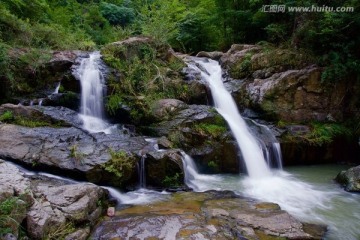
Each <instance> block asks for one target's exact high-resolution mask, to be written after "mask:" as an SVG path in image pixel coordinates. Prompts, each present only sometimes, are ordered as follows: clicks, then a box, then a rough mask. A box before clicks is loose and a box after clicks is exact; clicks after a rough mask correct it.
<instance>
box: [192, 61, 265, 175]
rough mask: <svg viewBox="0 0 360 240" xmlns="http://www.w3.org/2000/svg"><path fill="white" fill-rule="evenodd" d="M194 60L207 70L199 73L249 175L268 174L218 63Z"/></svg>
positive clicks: (258, 148) (260, 153)
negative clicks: (207, 86)
mask: <svg viewBox="0 0 360 240" xmlns="http://www.w3.org/2000/svg"><path fill="white" fill-rule="evenodd" d="M195 62H196V63H197V64H200V65H201V66H202V67H203V68H204V69H205V70H206V71H207V72H205V71H201V75H202V77H203V78H204V79H205V80H206V81H207V82H208V83H209V86H210V89H211V93H212V96H213V100H214V103H215V107H216V110H217V111H218V112H219V113H220V114H221V115H222V116H223V117H224V119H225V120H226V121H227V123H228V124H229V126H230V128H231V131H232V132H233V134H234V137H235V139H236V141H237V143H238V145H239V148H240V150H241V153H242V156H243V159H244V162H245V165H246V169H247V171H248V174H249V176H250V177H252V178H261V177H265V176H270V175H271V172H270V169H269V167H268V166H267V164H266V161H265V158H264V156H263V153H262V149H261V147H260V146H259V145H258V143H257V141H256V139H255V138H254V137H253V136H252V134H251V133H250V131H249V129H248V127H247V125H246V123H245V121H244V119H243V118H242V117H241V115H240V113H239V111H238V109H237V106H236V103H235V101H234V99H233V98H232V96H231V94H230V93H229V92H228V91H227V90H226V88H225V86H224V84H223V81H222V70H221V67H220V65H219V63H218V62H216V61H214V60H210V59H196V60H195Z"/></svg>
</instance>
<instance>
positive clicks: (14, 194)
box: [0, 160, 107, 239]
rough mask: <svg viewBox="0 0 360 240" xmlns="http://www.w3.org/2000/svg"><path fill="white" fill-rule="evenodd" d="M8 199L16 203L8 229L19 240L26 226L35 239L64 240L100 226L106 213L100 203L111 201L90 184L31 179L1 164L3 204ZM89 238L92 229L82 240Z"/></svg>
mask: <svg viewBox="0 0 360 240" xmlns="http://www.w3.org/2000/svg"><path fill="white" fill-rule="evenodd" d="M6 199H16V202H15V204H14V206H13V211H12V212H11V213H10V214H9V215H8V216H7V217H5V220H7V221H5V225H4V226H5V227H8V228H10V230H11V232H12V233H13V234H14V235H15V236H17V235H18V231H19V228H20V225H21V224H22V223H26V224H24V225H23V226H25V230H26V233H27V235H28V236H29V237H30V238H31V239H44V238H46V237H50V236H51V238H59V239H60V238H63V237H66V236H67V235H69V234H70V235H71V234H72V235H74V234H79V233H77V232H78V231H80V230H78V231H76V228H81V226H91V225H93V224H95V223H96V221H97V220H98V218H99V217H100V216H101V215H102V212H103V209H102V206H101V204H100V205H99V204H98V203H99V202H101V201H105V200H106V199H107V191H106V190H104V189H102V188H100V187H98V186H96V185H94V184H90V183H77V184H71V183H70V182H67V181H63V180H58V179H51V178H48V177H45V176H29V175H26V173H24V172H22V171H21V170H20V169H18V168H17V167H16V166H15V165H12V164H10V163H8V162H6V161H4V160H0V201H1V202H3V201H4V200H6ZM4 226H3V227H4ZM88 234H89V229H88V230H87V232H86V234H85V233H84V232H83V233H82V235H83V236H85V237H83V238H82V239H86V237H87V235H88ZM69 239H71V238H69ZM80 239H81V238H80Z"/></svg>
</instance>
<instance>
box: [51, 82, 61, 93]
mask: <svg viewBox="0 0 360 240" xmlns="http://www.w3.org/2000/svg"><path fill="white" fill-rule="evenodd" d="M60 86H61V82H59V83H58V84H57V85H56V88H55V90H54V92H53V93H52V94H58V93H59V89H60Z"/></svg>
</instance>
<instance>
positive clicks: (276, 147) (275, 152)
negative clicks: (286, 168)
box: [271, 142, 283, 169]
mask: <svg viewBox="0 0 360 240" xmlns="http://www.w3.org/2000/svg"><path fill="white" fill-rule="evenodd" d="M271 150H272V159H274V160H275V161H274V162H275V163H276V164H277V166H276V167H277V168H279V169H282V168H283V165H282V154H281V148H280V143H279V142H273V143H272V144H271Z"/></svg>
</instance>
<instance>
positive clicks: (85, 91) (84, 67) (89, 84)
mask: <svg viewBox="0 0 360 240" xmlns="http://www.w3.org/2000/svg"><path fill="white" fill-rule="evenodd" d="M100 57H101V55H100V53H99V52H93V53H90V55H89V57H88V58H83V59H81V63H80V66H79V67H78V68H77V69H75V70H74V74H75V75H77V76H78V77H79V79H80V83H81V115H80V118H81V119H82V120H83V128H84V129H86V130H88V131H89V132H105V133H110V130H111V129H110V128H109V124H107V123H106V122H105V121H104V120H103V113H104V109H103V106H104V104H103V89H104V85H103V82H104V76H103V74H102V73H101V71H100V63H101V59H100Z"/></svg>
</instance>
